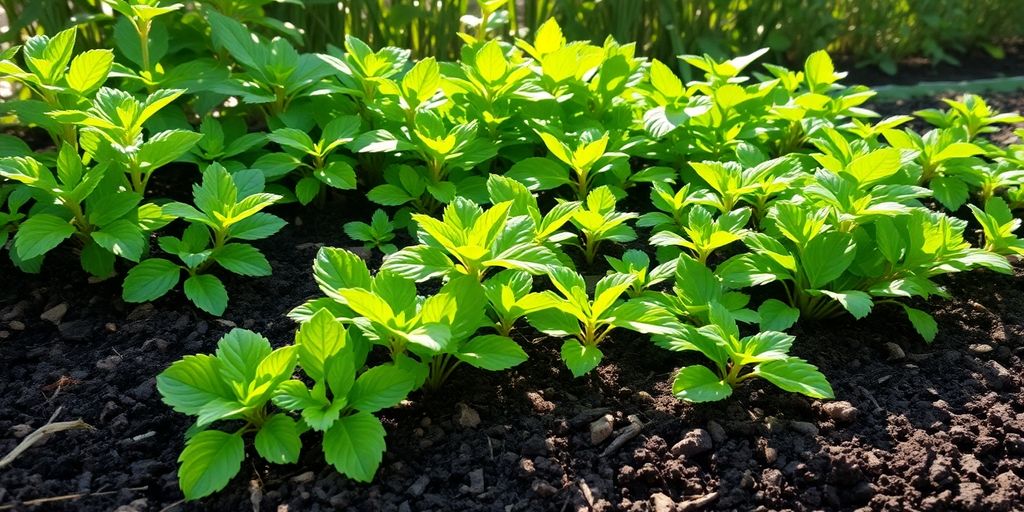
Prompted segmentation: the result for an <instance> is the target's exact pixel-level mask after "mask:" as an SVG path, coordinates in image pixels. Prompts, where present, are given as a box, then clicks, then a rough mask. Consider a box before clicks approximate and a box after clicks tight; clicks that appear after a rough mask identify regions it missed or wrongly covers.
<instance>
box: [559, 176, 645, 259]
mask: <svg viewBox="0 0 1024 512" xmlns="http://www.w3.org/2000/svg"><path fill="white" fill-rule="evenodd" d="M586 199H587V200H586V201H585V202H584V203H583V206H582V207H581V208H579V209H578V210H576V211H575V212H574V213H573V215H572V223H573V224H574V225H575V226H576V227H577V228H578V229H579V230H580V234H581V240H580V244H579V246H580V249H581V250H582V251H583V259H584V260H585V261H586V263H587V265H588V266H591V265H593V264H594V260H595V259H596V258H597V253H598V250H599V248H600V247H601V243H602V242H604V241H611V242H619V243H625V242H631V241H633V240H636V231H634V230H633V228H631V227H630V226H629V225H628V224H626V222H628V221H629V220H632V219H635V218H637V217H638V215H637V214H635V213H626V212H620V211H616V210H615V203H616V202H617V201H616V199H615V196H614V195H613V194H612V191H611V189H610V188H608V187H606V186H600V187H597V188H595V189H594V190H592V191H590V193H589V194H588V195H587V198H586Z"/></svg>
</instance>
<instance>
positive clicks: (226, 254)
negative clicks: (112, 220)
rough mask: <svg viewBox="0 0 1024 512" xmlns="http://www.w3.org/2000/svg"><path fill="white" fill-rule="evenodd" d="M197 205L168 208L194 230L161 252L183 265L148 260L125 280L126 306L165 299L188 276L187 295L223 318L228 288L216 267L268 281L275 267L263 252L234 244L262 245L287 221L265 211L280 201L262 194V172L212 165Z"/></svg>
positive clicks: (164, 242) (164, 244)
mask: <svg viewBox="0 0 1024 512" xmlns="http://www.w3.org/2000/svg"><path fill="white" fill-rule="evenodd" d="M192 192H193V196H194V198H195V204H196V206H194V207H193V206H191V205H187V204H184V203H169V204H167V205H164V207H163V209H164V212H166V213H168V214H170V215H174V216H176V217H180V218H182V219H184V220H186V221H187V222H189V226H188V227H187V228H186V229H185V231H184V233H183V234H182V236H181V238H176V237H173V236H162V237H160V238H159V240H158V241H159V244H160V248H161V249H162V250H163V251H164V252H166V253H168V254H171V255H174V256H176V257H177V258H178V259H179V260H180V261H181V264H177V263H174V262H172V261H170V260H168V259H164V258H149V259H147V260H145V261H143V262H142V263H140V264H139V265H138V266H136V267H135V268H133V269H132V270H131V271H129V272H128V276H127V277H126V278H125V280H124V291H123V298H124V300H125V301H126V302H146V301H151V300H155V299H157V298H159V297H162V296H163V295H165V294H166V293H167V292H169V291H170V290H171V289H172V288H174V287H175V286H176V285H177V284H178V280H179V279H180V277H181V271H182V270H184V271H185V272H187V274H188V277H187V278H186V279H185V283H184V290H185V296H186V297H188V298H189V300H191V301H192V302H193V303H194V304H195V305H196V306H198V307H199V308H200V309H202V310H203V311H206V312H208V313H210V314H213V315H220V314H221V313H223V312H224V309H225V308H227V304H228V293H227V290H226V289H225V288H224V283H222V282H221V280H220V279H218V278H217V277H216V276H214V275H211V274H209V273H208V271H209V269H210V267H212V266H213V265H214V264H217V265H219V266H221V267H223V268H224V269H226V270H228V271H230V272H234V273H236V274H239V275H243V276H268V275H270V272H271V269H270V263H269V262H268V261H267V258H266V257H265V256H264V255H263V253H262V252H260V251H259V249H257V248H255V247H253V246H252V245H249V244H246V243H233V242H232V240H260V239H263V238H266V237H268V236H270V235H273V234H274V233H276V232H278V230H280V229H281V228H282V227H283V226H284V224H285V223H284V221H283V220H281V219H280V218H278V217H276V216H274V215H271V214H269V213H263V212H261V210H263V209H265V208H266V207H268V206H270V205H272V204H274V202H275V201H277V200H278V199H280V198H281V196H277V195H274V194H267V193H264V192H263V174H262V173H261V172H259V171H257V170H248V171H240V172H237V173H235V174H229V173H228V172H227V170H226V169H224V167H223V166H221V165H219V164H213V165H210V166H209V167H207V168H206V170H205V171H203V181H202V184H201V185H194V186H193V190H192Z"/></svg>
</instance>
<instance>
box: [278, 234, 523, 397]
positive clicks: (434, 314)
mask: <svg viewBox="0 0 1024 512" xmlns="http://www.w3.org/2000/svg"><path fill="white" fill-rule="evenodd" d="M313 268H314V276H315V277H316V279H317V282H318V283H319V284H320V288H321V290H323V291H324V293H325V294H327V296H328V298H327V299H322V300H315V301H312V302H310V303H307V304H306V305H304V306H300V307H299V308H297V309H296V310H295V311H293V312H292V314H291V316H292V317H293V318H296V319H303V320H304V319H308V318H309V317H310V316H311V315H312V314H315V313H316V312H317V311H319V310H321V309H327V310H329V311H332V313H333V314H335V315H336V316H339V317H341V318H344V319H346V321H348V322H351V323H353V324H354V325H355V326H356V327H357V328H358V329H359V330H360V331H361V332H363V333H364V334H365V337H366V339H368V340H371V342H372V343H373V344H375V345H380V346H383V347H384V348H385V349H386V350H387V352H388V355H389V356H390V358H391V360H392V361H393V362H394V364H395V365H396V366H399V367H401V368H402V369H403V370H405V371H406V372H408V373H409V374H410V375H412V376H413V377H414V380H415V386H414V388H415V389H418V388H420V387H421V386H423V385H426V386H427V387H428V388H429V389H437V388H439V387H440V386H441V385H442V384H443V383H444V382H445V381H446V380H447V379H448V377H449V376H450V375H451V373H452V372H453V371H454V370H455V368H457V367H458V366H459V365H460V364H462V363H466V364H469V365H470V366H474V367H477V368H481V369H484V370H490V371H497V370H504V369H507V368H511V367H512V366H515V365H517V364H519V363H521V362H523V361H525V360H526V353H525V352H523V350H522V348H520V347H519V345H518V344H516V343H515V342H514V341H512V340H511V339H510V338H508V337H506V336H496V335H490V334H484V335H477V334H476V333H477V331H478V330H479V329H480V328H482V327H485V326H487V325H488V324H489V322H488V320H487V317H486V314H485V311H486V310H485V308H483V307H481V306H482V305H483V304H485V303H486V298H485V295H484V289H483V287H482V286H481V285H480V283H479V282H477V281H476V280H475V279H473V278H472V277H469V276H458V277H453V278H452V279H451V280H450V281H449V282H448V283H446V284H445V285H444V286H442V287H441V290H440V291H439V292H438V293H436V294H433V295H430V296H427V297H422V296H419V295H417V291H416V284H415V282H413V281H412V280H411V279H407V278H404V277H402V276H400V275H398V274H395V273H393V272H391V271H389V270H386V269H382V270H381V271H380V272H378V273H377V274H376V275H374V276H371V275H370V272H369V270H368V269H367V268H366V263H365V262H364V261H363V260H362V259H361V258H359V257H358V256H356V255H355V254H352V253H351V252H348V251H345V250H343V249H330V248H325V249H323V250H321V251H320V253H319V254H318V255H317V260H316V262H315V264H314V267H313Z"/></svg>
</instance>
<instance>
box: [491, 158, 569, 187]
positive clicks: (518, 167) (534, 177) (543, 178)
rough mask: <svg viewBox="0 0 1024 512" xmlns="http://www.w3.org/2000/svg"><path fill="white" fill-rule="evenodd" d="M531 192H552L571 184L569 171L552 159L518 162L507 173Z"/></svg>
mask: <svg viewBox="0 0 1024 512" xmlns="http://www.w3.org/2000/svg"><path fill="white" fill-rule="evenodd" d="M505 176H506V177H508V178H512V179H514V180H516V181H518V182H520V183H522V184H524V185H526V186H527V187H528V188H529V189H530V190H551V189H553V188H558V187H560V186H562V185H566V184H568V183H570V181H571V180H570V178H569V169H566V168H565V166H563V165H560V164H559V163H558V162H555V161H554V160H551V159H550V158H540V157H530V158H524V159H522V160H520V161H518V162H516V163H515V164H514V165H512V167H511V168H510V169H509V170H508V172H506V173H505Z"/></svg>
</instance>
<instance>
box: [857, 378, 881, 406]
mask: <svg viewBox="0 0 1024 512" xmlns="http://www.w3.org/2000/svg"><path fill="white" fill-rule="evenodd" d="M857 389H859V390H860V392H861V393H864V396H866V397H868V400H870V401H871V403H872V404H875V411H881V410H882V406H881V405H878V401H877V400H875V396H874V395H872V394H871V392H870V391H868V390H867V388H865V387H864V386H860V385H858V386H857ZM875 411H872V412H875Z"/></svg>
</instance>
